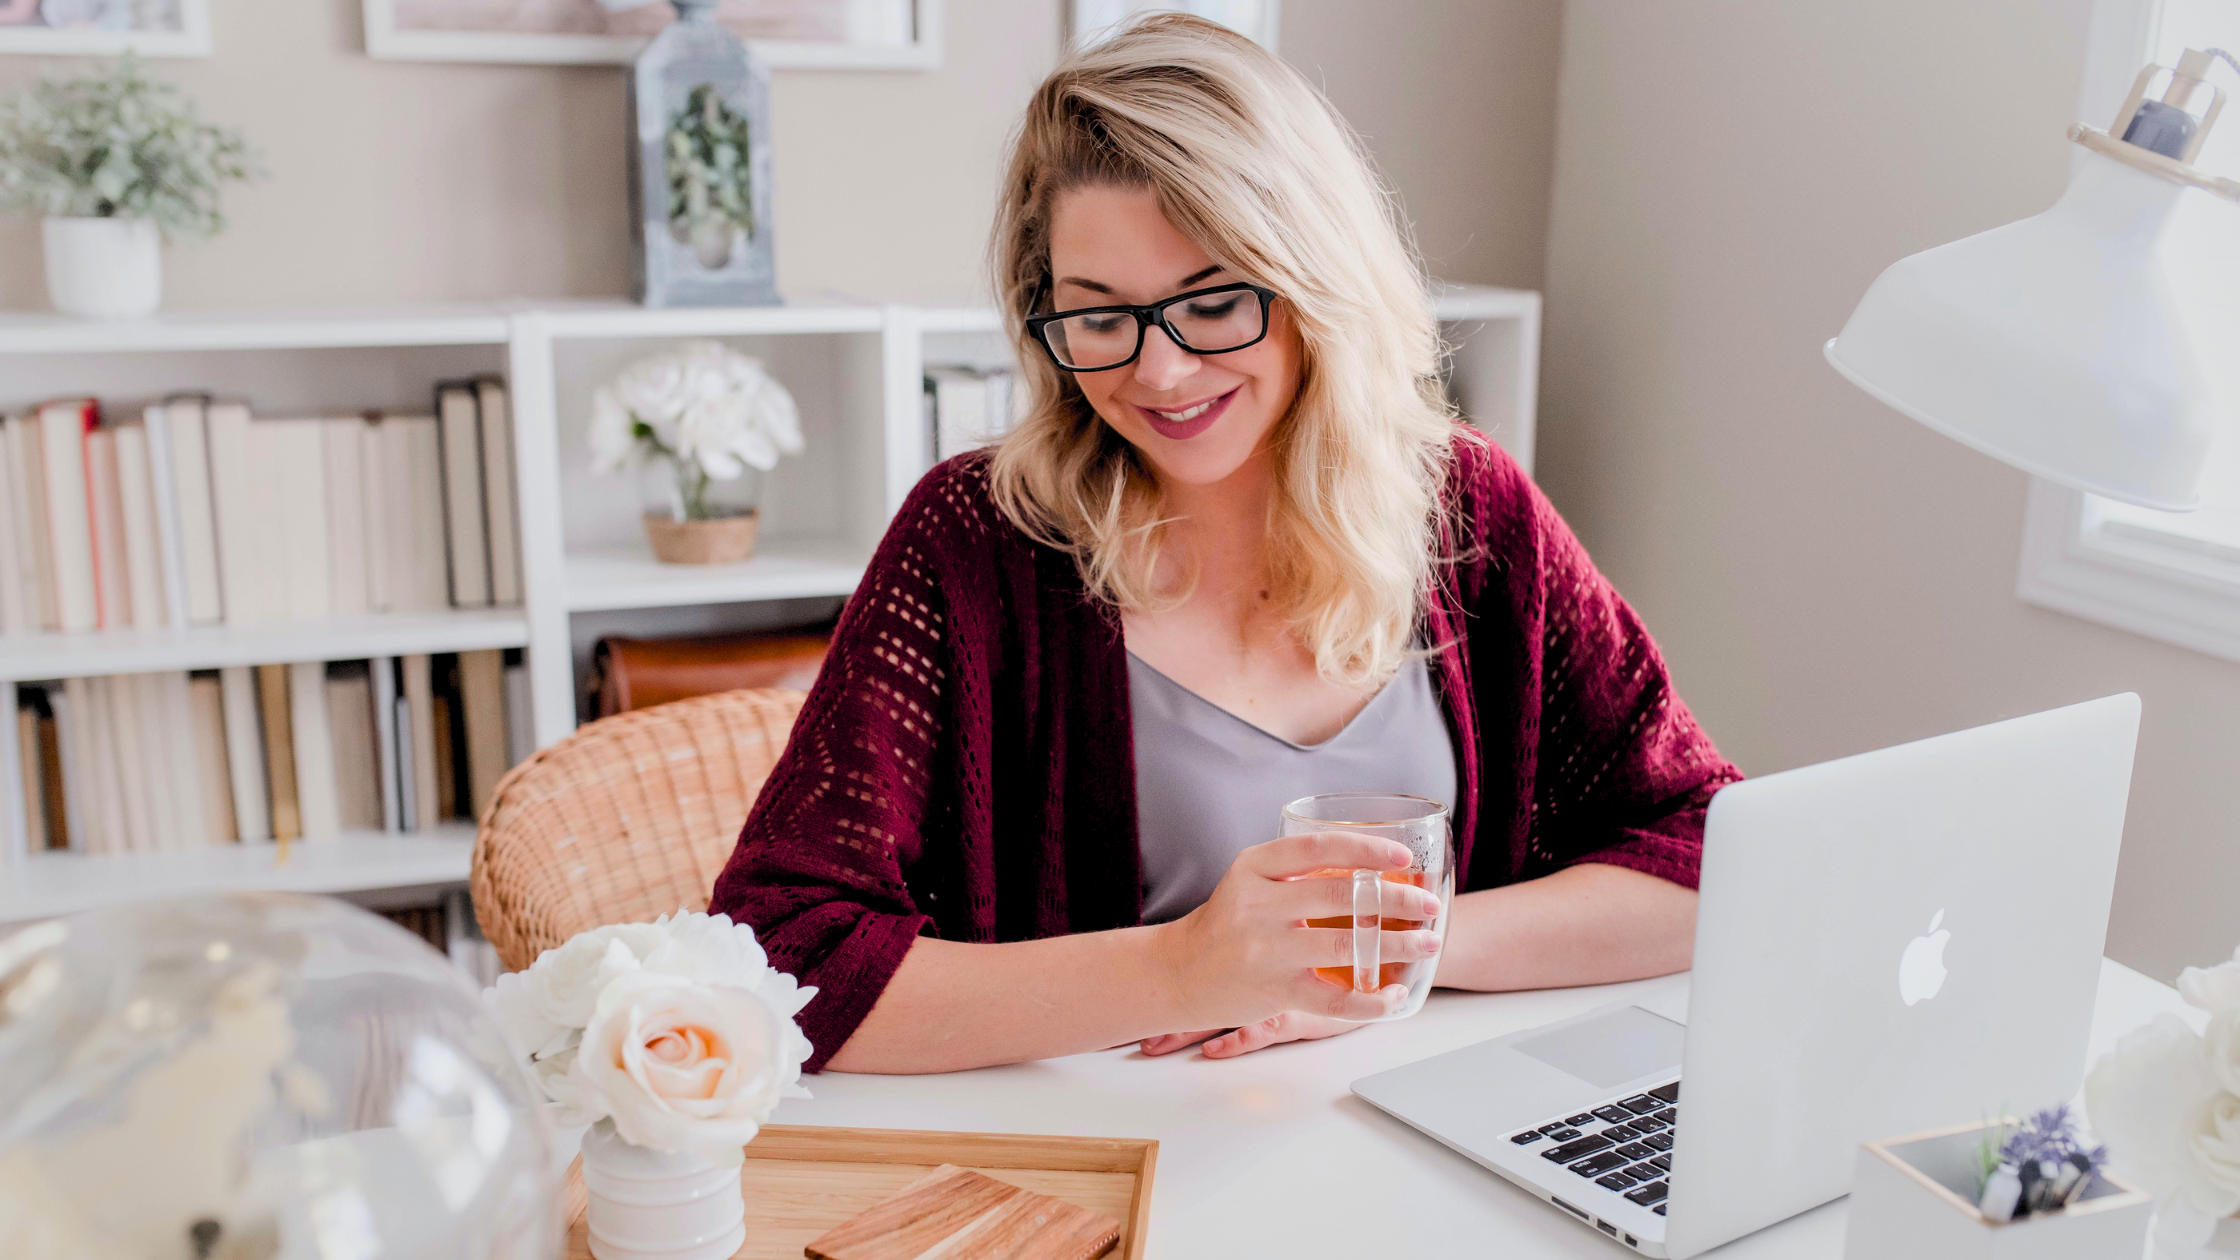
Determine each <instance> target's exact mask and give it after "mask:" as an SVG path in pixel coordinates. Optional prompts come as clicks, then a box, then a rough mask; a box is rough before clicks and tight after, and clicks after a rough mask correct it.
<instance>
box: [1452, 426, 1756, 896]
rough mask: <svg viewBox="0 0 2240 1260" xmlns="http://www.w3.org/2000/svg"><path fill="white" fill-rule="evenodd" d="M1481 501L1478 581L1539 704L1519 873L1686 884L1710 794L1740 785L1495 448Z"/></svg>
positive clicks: (1652, 655) (1586, 566)
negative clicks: (1637, 877)
mask: <svg viewBox="0 0 2240 1260" xmlns="http://www.w3.org/2000/svg"><path fill="white" fill-rule="evenodd" d="M1490 463H1491V466H1490V467H1488V468H1486V470H1485V472H1486V478H1485V480H1484V482H1482V483H1481V484H1482V485H1483V486H1484V488H1485V494H1484V497H1483V498H1482V499H1481V500H1480V502H1481V506H1482V508H1483V510H1485V511H1487V512H1488V513H1490V515H1491V516H1492V517H1493V519H1492V520H1490V521H1488V522H1487V524H1488V525H1489V527H1490V531H1489V532H1490V534H1491V535H1492V537H1490V538H1489V539H1488V541H1489V542H1491V543H1493V551H1494V554H1495V555H1496V557H1497V558H1498V559H1499V560H1500V561H1501V562H1502V563H1501V565H1500V568H1501V569H1502V572H1501V573H1500V575H1499V576H1498V577H1497V578H1495V579H1494V580H1491V581H1489V582H1488V583H1487V592H1486V593H1487V595H1488V596H1491V597H1493V598H1494V599H1496V600H1497V601H1498V602H1499V603H1501V604H1502V605H1504V606H1502V607H1499V608H1485V607H1482V606H1481V608H1480V615H1481V616H1486V615H1494V616H1503V617H1509V618H1514V619H1515V622H1514V624H1517V625H1518V626H1519V628H1520V630H1522V631H1523V632H1524V635H1523V639H1522V641H1521V642H1520V644H1519V646H1520V648H1521V649H1522V651H1523V654H1524V656H1525V658H1526V659H1525V661H1524V662H1522V664H1523V666H1524V671H1525V673H1526V675H1527V676H1526V677H1525V678H1524V679H1522V680H1520V681H1521V683H1522V685H1521V687H1520V691H1521V692H1522V694H1523V695H1524V696H1527V697H1536V700H1537V703H1536V705H1535V706H1534V709H1533V711H1532V712H1529V713H1527V714H1524V715H1522V716H1523V717H1524V719H1525V721H1526V723H1527V728H1526V730H1525V732H1524V739H1523V741H1521V742H1522V743H1523V744H1524V747H1523V748H1520V750H1519V751H1520V752H1522V753H1524V754H1525V756H1526V757H1527V758H1529V760H1530V763H1531V766H1532V773H1533V779H1532V797H1531V805H1530V811H1531V817H1530V824H1529V834H1528V839H1527V841H1526V846H1525V853H1524V861H1523V864H1522V869H1521V870H1520V871H1519V877H1520V878H1526V879H1529V878H1533V877H1535V876H1539V875H1545V874H1549V873H1551V872H1553V871H1555V870H1559V869H1561V868H1563V867H1567V866H1575V865H1578V864H1580V863H1584V862H1600V863H1606V864H1608V865H1612V866H1624V867H1630V868H1632V869H1634V870H1638V871H1644V872H1647V873H1648V874H1651V875H1655V876H1658V877H1659V878H1662V879H1667V880H1670V881H1672V882H1673V883H1676V884H1681V885H1684V886H1686V887H1689V888H1693V887H1695V885H1696V877H1697V874H1698V872H1699V871H1700V870H1701V868H1702V864H1703V824H1704V816H1705V811H1706V810H1707V809H1708V808H1709V806H1710V804H1711V797H1712V794H1713V793H1714V792H1716V791H1718V789H1719V788H1721V787H1723V786H1725V785H1726V784H1729V783H1732V782H1735V781H1736V780H1739V779H1740V778H1742V772H1741V771H1739V770H1737V769H1736V768H1735V767H1734V766H1733V765H1732V764H1730V763H1729V762H1728V761H1727V760H1726V759H1725V758H1724V757H1722V756H1720V755H1719V750H1718V749H1717V748H1716V747H1715V746H1713V744H1712V742H1711V737H1710V736H1709V735H1707V734H1705V733H1704V730H1703V728H1702V727H1701V726H1699V725H1697V723H1696V720H1695V717H1694V715H1693V714H1691V713H1690V712H1689V711H1688V706H1687V705H1686V704H1685V703H1683V702H1682V701H1681V699H1680V696H1679V693H1678V692H1676V691H1675V690H1674V689H1673V685H1672V676H1671V674H1670V673H1669V672H1667V670H1666V668H1665V661H1664V656H1663V654H1662V653H1661V652H1659V651H1658V650H1657V644H1656V640H1654V639H1652V638H1651V637H1650V635H1649V630H1648V627H1646V626H1645V625H1643V624H1642V621H1641V618H1640V616H1639V615H1638V614H1636V613H1635V612H1634V610H1633V608H1632V606H1631V605H1629V604H1627V603H1626V601H1625V599H1624V598H1623V597H1621V596H1620V595H1619V594H1618V592H1617V589H1616V588H1615V587H1613V586H1612V585H1611V584H1610V582H1609V580H1608V579H1607V578H1605V577H1604V576H1603V575H1602V573H1601V571H1600V570H1598V569H1596V568H1595V565H1594V561H1593V560H1591V559H1589V558H1588V556H1587V552H1586V548H1585V547H1584V546H1582V545H1581V544H1580V542H1579V539H1578V538H1577V536H1575V535H1574V534H1573V533H1572V532H1571V527H1570V526H1569V525H1567V524H1566V523H1565V522H1564V520H1563V518H1562V517H1561V516H1560V515H1558V514H1557V512H1556V509H1555V506H1554V505H1553V504H1551V503H1549V502H1548V499H1547V497H1546V496H1545V495H1543V494H1542V493H1541V492H1540V488H1539V487H1538V486H1537V485H1534V484H1533V482H1532V480H1531V478H1529V477H1528V476H1526V475H1525V474H1524V472H1523V470H1522V469H1520V468H1518V467H1517V466H1516V465H1515V464H1514V463H1513V462H1511V461H1509V459H1508V458H1507V456H1505V455H1500V454H1499V453H1498V452H1495V453H1494V458H1493V459H1492V460H1491V461H1490Z"/></svg>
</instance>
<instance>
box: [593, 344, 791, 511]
mask: <svg viewBox="0 0 2240 1260" xmlns="http://www.w3.org/2000/svg"><path fill="white" fill-rule="evenodd" d="M590 445H591V466H592V469H593V471H595V472H620V471H623V470H625V469H627V468H629V467H630V466H631V465H632V464H633V463H639V462H651V463H659V464H663V465H665V466H666V467H665V469H664V472H665V473H667V474H668V476H669V485H668V487H667V493H666V498H667V499H668V502H666V503H664V504H660V505H659V506H662V507H664V508H665V509H666V510H667V511H668V513H669V515H670V516H671V518H672V519H674V520H678V521H700V520H714V519H720V518H722V517H724V516H727V515H735V514H737V513H736V511H735V510H733V509H732V508H731V507H730V506H729V505H728V504H727V503H726V502H725V500H724V499H723V497H722V495H720V494H719V493H718V492H717V491H718V486H717V483H720V482H733V481H737V480H739V479H740V478H742V477H744V476H745V474H746V472H747V470H748V469H750V468H753V469H757V470H760V471H762V472H768V471H770V470H771V469H773V468H776V467H777V466H778V460H779V458H780V457H781V456H784V455H793V454H798V453H800V451H801V418H800V413H799V412H798V411H797V410H796V409H795V407H794V402H793V396H792V395H791V394H789V393H787V392H786V388H785V386H783V385H781V384H779V383H778V381H777V380H776V378H774V377H772V376H771V375H770V373H769V372H768V371H767V370H765V369H764V368H763V366H762V364H761V363H760V362H759V361H757V360H755V359H752V358H749V357H748V356H746V355H743V354H740V353H739V352H738V351H736V350H733V349H731V348H730V347H728V346H725V345H723V344H722V343H720V342H714V341H693V342H688V343H686V344H684V345H682V346H680V347H678V348H676V349H674V350H668V351H663V352H662V353H659V354H653V355H648V356H646V357H645V358H642V359H638V360H635V361H634V362H632V363H631V364H630V365H629V366H627V367H625V368H623V369H622V373H621V375H619V376H617V377H616V378H615V379H614V382H613V383H612V384H610V385H607V386H606V387H604V388H602V389H600V390H598V391H597V392H596V393H594V394H593V395H592V397H591V432H590ZM652 498H653V496H652V495H650V494H649V495H648V499H649V502H648V504H647V507H648V510H649V511H650V510H652V508H653V507H655V506H656V505H655V504H654V503H653V502H651V501H650V500H651V499H652Z"/></svg>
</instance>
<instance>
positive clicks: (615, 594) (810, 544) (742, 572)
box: [567, 538, 870, 612]
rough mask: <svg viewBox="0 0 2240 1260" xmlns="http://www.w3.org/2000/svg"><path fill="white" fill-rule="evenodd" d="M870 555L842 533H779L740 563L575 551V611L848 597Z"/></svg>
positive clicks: (571, 590) (570, 566)
mask: <svg viewBox="0 0 2240 1260" xmlns="http://www.w3.org/2000/svg"><path fill="white" fill-rule="evenodd" d="M869 558H870V557H869V556H867V555H865V554H864V553H863V551H862V550H861V549H860V548H856V547H852V546H850V545H849V544H848V543H847V542H846V541H845V540H842V539H838V538H805V539H788V538H773V539H770V540H768V541H766V542H760V543H758V544H757V545H756V547H755V554H754V556H753V558H752V559H748V560H743V561H741V562H739V563H738V564H663V563H661V562H660V561H659V560H656V559H654V558H653V551H652V549H651V548H649V547H647V546H646V545H645V544H643V543H639V544H635V545H631V546H619V547H603V548H599V549H597V550H593V551H581V552H573V553H571V554H570V555H569V556H568V562H567V573H568V577H567V584H568V596H567V599H568V611H570V612H596V611H601V610H605V609H614V608H675V607H678V606H679V605H685V604H737V603H744V602H747V601H749V600H763V599H807V598H813V597H816V596H826V595H846V594H848V593H850V592H852V591H854V590H855V589H856V583H857V581H859V580H861V578H862V577H863V567H864V563H865V561H866V560H868V559H869Z"/></svg>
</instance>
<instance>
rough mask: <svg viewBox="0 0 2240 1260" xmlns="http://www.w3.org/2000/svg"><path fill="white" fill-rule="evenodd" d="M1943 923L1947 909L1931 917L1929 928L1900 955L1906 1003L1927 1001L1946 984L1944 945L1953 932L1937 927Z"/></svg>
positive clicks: (1900, 993) (1901, 988)
mask: <svg viewBox="0 0 2240 1260" xmlns="http://www.w3.org/2000/svg"><path fill="white" fill-rule="evenodd" d="M1943 922H1944V911H1942V910H1939V911H1937V914H1936V917H1935V918H1933V919H1931V920H1929V931H1928V932H1927V933H1926V934H1924V935H1921V936H1916V937H1914V938H1913V939H1912V940H1910V941H1907V942H1906V952H1905V953H1904V954H1902V955H1900V956H1899V958H1898V996H1899V997H1901V998H1904V999H1905V1003H1906V1005H1907V1006H1912V1005H1913V1004H1914V1003H1916V1002H1926V1001H1928V1000H1929V999H1930V998H1933V997H1935V996H1936V995H1937V990H1939V989H1942V988H1943V987H1944V978H1945V974H1946V973H1945V966H1944V947H1945V942H1947V941H1950V940H1951V939H1952V931H1951V929H1949V928H1944V927H1940V926H1938V925H1939V924H1942V923H1943Z"/></svg>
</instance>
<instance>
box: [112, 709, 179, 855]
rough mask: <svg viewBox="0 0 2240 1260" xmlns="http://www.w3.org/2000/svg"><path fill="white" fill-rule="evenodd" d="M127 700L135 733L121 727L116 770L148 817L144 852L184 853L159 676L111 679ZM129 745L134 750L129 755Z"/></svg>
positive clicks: (143, 833) (143, 835)
mask: <svg viewBox="0 0 2240 1260" xmlns="http://www.w3.org/2000/svg"><path fill="white" fill-rule="evenodd" d="M110 682H111V685H113V686H114V687H115V688H116V689H117V693H118V694H121V695H122V696H123V697H124V701H123V703H124V706H125V711H126V712H128V713H130V714H131V718H132V729H131V730H130V731H129V732H127V731H125V730H123V728H122V727H120V728H119V740H120V743H119V745H118V752H117V771H118V773H119V774H121V775H122V776H124V778H125V779H126V780H127V783H126V784H125V791H126V793H127V794H128V796H129V795H133V794H137V795H138V797H139V798H140V806H141V809H142V810H143V811H144V812H145V815H146V818H145V821H144V823H143V825H142V826H141V827H140V828H139V830H138V834H139V836H140V839H141V842H142V844H143V847H144V848H145V849H146V850H147V851H149V852H151V853H169V852H171V851H173V850H175V849H177V848H179V835H178V826H177V823H178V820H179V802H178V799H177V797H176V795H175V794H174V788H173V777H174V776H173V775H172V757H171V754H172V751H173V750H172V747H171V739H170V722H169V720H168V719H167V718H166V717H165V715H164V699H163V679H162V677H161V676H160V675H157V674H129V675H126V676H124V677H120V678H114V679H111V680H110ZM128 746H130V747H131V749H132V751H130V752H129V753H128V752H127V747H128Z"/></svg>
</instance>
